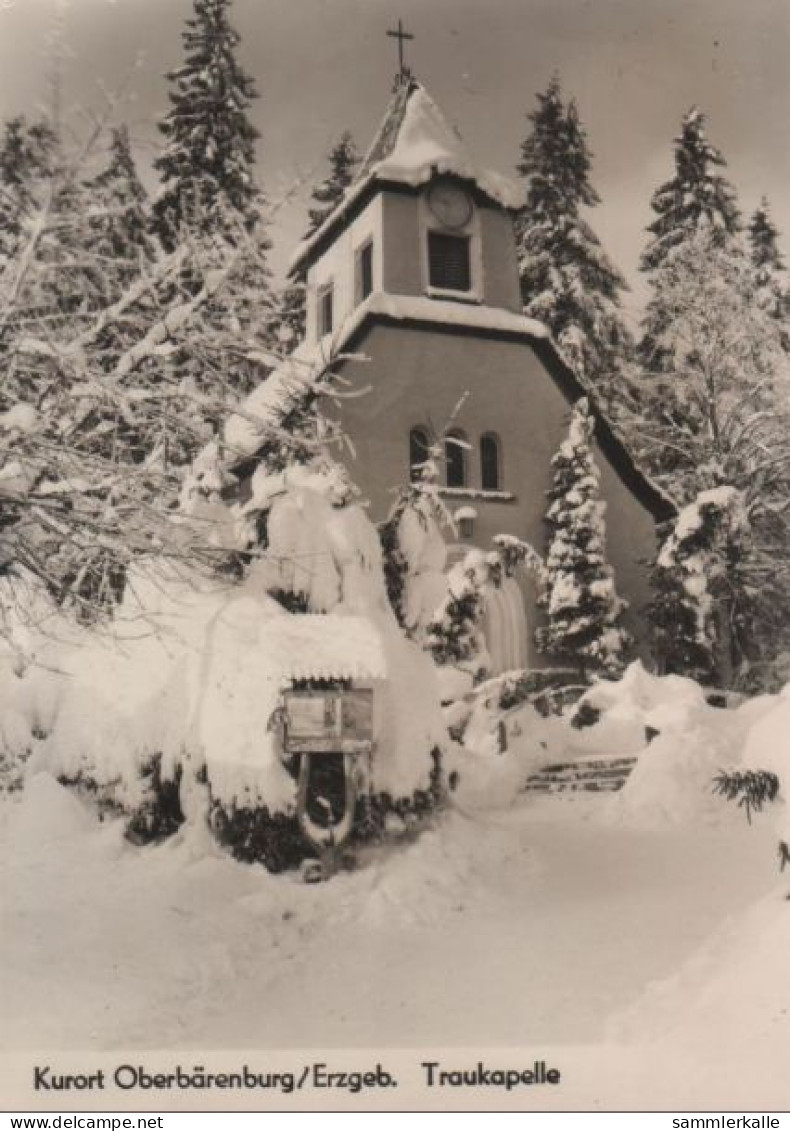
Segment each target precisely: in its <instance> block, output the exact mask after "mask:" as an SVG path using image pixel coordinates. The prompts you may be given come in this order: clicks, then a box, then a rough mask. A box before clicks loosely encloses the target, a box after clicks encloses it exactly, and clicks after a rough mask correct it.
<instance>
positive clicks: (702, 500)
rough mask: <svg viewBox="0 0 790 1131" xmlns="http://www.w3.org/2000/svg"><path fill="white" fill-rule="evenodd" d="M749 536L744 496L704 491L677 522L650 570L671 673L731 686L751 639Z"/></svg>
mask: <svg viewBox="0 0 790 1131" xmlns="http://www.w3.org/2000/svg"><path fill="white" fill-rule="evenodd" d="M752 554H753V550H752V541H751V530H750V525H749V519H748V514H747V510H746V504H745V499H744V496H743V494H742V493H741V492H740V491H737V490H736V489H735V488H734V487H719V488H715V489H713V490H710V491H703V492H702V493H701V494H700V495H699V496H698V497H697V499H696V500H695V502H694V503H692V504H690V505H689V506H687V507H685V508H684V509H683V510H682V511H681V512H680V514H679V515H678V518H677V521H676V522H675V525H674V528H673V530H672V532H671V533H670V534H669V536H668V537H667V539H666V540H665V542H664V544H663V546H662V547H661V550H660V552H659V555H658V558H657V560H656V564H655V567H654V570H653V575H652V583H653V588H654V591H655V597H654V599H653V602H652V604H651V606H650V608H649V610H648V611H649V614H650V618H651V621H652V624H653V639H654V644H655V648H656V652H657V654H658V656H659V657H660V658H661V659H662V661H663V663H664V665H665V667H666V668H667V669H668V670H669V671H676V672H682V673H683V674H686V675H690V676H692V677H694V678H696V679H700V680H703V681H706V682H713V683H717V684H718V685H720V686H724V687H727V686H730V685H731V683H732V680H733V675H734V673H735V672H737V670H738V668H739V667H740V665H741V663H742V662H743V660H744V659H745V658H746V657H748V655H749V650H750V642H751V640H752V639H753V638H754V619H755V609H756V600H755V594H754V592H753V589H752V587H751V583H750V582H751V579H750V575H749V560H750V557H751V556H752Z"/></svg>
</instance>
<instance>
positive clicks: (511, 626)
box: [483, 577, 527, 675]
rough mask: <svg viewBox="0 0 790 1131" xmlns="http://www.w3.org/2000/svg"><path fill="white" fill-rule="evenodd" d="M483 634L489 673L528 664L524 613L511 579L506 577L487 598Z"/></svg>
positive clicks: (509, 669)
mask: <svg viewBox="0 0 790 1131" xmlns="http://www.w3.org/2000/svg"><path fill="white" fill-rule="evenodd" d="M483 633H484V635H485V638H486V645H487V647H488V654H489V655H490V657H491V674H492V675H500V674H501V673H502V672H507V671H513V669H515V668H525V667H526V666H527V616H526V611H525V609H524V598H523V596H522V593H521V589H520V588H519V585H518V582H517V581H516V580H515V579H514V578H512V577H506V578H505V579H504V581H503V582H502V585H501V586H500V588H499V589H495V590H494V592H493V593H492V594H491V596H490V597H489V598H488V601H487V603H486V612H485V618H484V620H483Z"/></svg>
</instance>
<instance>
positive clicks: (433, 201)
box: [428, 181, 474, 229]
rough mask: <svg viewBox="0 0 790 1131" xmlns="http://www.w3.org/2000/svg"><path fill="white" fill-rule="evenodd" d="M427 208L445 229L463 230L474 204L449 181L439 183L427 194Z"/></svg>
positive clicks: (463, 191) (466, 193) (469, 197)
mask: <svg viewBox="0 0 790 1131" xmlns="http://www.w3.org/2000/svg"><path fill="white" fill-rule="evenodd" d="M428 207H429V208H430V210H431V212H432V213H433V214H434V216H435V217H436V219H437V220H438V221H439V223H440V224H442V225H443V226H444V227H445V228H453V229H456V228H463V227H465V225H466V224H468V223H469V221H470V220H471V219H472V213H473V211H474V204H473V203H472V198H471V196H470V195H469V193H468V192H466V191H465V190H464V189H462V188H461V187H460V186H459V185H455V184H452V183H451V182H449V181H439V182H437V184H435V185H432V186H431V188H430V190H429V192H428Z"/></svg>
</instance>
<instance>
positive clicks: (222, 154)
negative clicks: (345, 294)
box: [154, 0, 263, 251]
mask: <svg viewBox="0 0 790 1131" xmlns="http://www.w3.org/2000/svg"><path fill="white" fill-rule="evenodd" d="M230 7H231V0H194V5H193V14H192V16H190V18H189V19H188V20H187V21H186V27H185V29H184V31H183V33H182V39H183V45H184V60H183V63H182V64H181V66H180V67H178V68H176V69H175V70H173V71H170V72H169V73H168V75H167V78H168V81H169V83H170V91H169V99H170V110H169V112H168V113H167V115H166V116H165V117H164V118H163V119H162V121H161V122H160V123H159V129H160V131H161V132H162V134H163V135H164V139H165V149H164V152H163V153H162V154H161V155H160V156H159V157H158V158H157V159H156V161H155V162H154V166H155V168H156V170H157V171H158V173H159V175H160V178H161V188H160V190H159V193H158V195H157V197H156V200H155V201H154V221H155V226H156V230H157V232H158V235H159V237H160V239H161V241H162V243H163V244H164V246H165V247H166V248H167V249H168V250H171V251H172V249H173V248H174V247H175V246H176V244H177V243H178V242H179V241H180V232H181V230H182V229H186V230H187V231H189V232H191V233H193V234H196V233H197V234H202V235H211V234H213V233H215V232H217V231H220V232H223V234H224V235H225V236H226V237H227V238H229V239H230V240H231V241H235V240H236V239H237V238H238V235H239V226H241V229H242V230H243V231H246V232H247V233H251V232H252V231H254V230H255V228H256V226H257V225H258V223H259V222H260V220H261V217H262V208H263V201H262V196H261V192H260V190H259V188H258V186H257V185H256V182H255V176H254V167H255V142H256V139H257V138H258V131H257V129H256V128H255V126H254V125H253V124H252V122H251V121H250V119H249V115H248V110H249V107H250V104H251V102H252V101H253V99H255V98H256V97H257V92H256V90H255V85H254V83H253V81H252V79H251V78H250V76H249V75H247V74H246V73H245V72H244V70H243V69H242V67H241V66H240V64H239V62H238V59H237V51H238V47H239V42H240V38H239V35H238V33H237V32H236V31H235V30H234V28H233V27H232V26H231V23H230V19H229V13H230Z"/></svg>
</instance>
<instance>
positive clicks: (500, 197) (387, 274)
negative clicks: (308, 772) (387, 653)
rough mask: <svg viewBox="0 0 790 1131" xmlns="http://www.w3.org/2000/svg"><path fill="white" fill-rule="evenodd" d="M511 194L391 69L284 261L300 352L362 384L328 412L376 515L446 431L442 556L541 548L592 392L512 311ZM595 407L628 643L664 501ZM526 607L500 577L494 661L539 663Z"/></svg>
mask: <svg viewBox="0 0 790 1131" xmlns="http://www.w3.org/2000/svg"><path fill="white" fill-rule="evenodd" d="M518 203H519V202H518V198H517V191H516V190H515V189H514V186H512V185H511V184H510V182H508V181H507V179H506V178H504V177H502V176H500V175H499V174H497V173H494V172H491V171H488V170H484V169H480V168H478V167H477V166H476V165H475V164H474V162H473V161H472V159H471V158H470V156H469V155H468V153H467V152H466V150H465V148H464V145H463V143H462V141H461V139H460V137H459V135H458V133H457V131H456V130H455V129H454V128H453V127H452V126H451V125H450V124H449V123H448V121H447V120H446V118H445V117H444V115H443V114H442V112H441V111H440V109H439V108H438V106H437V105H436V103H435V102H434V100H433V99H432V98H431V97H430V95H429V94H428V93H427V91H426V90H425V88H424V87H423V86H422V85H421V84H420V83H419V82H417V81H416V80H415V79H413V78H411V77H406V78H404V80H403V81H402V82H401V83H400V84H399V85H397V87H396V90H395V92H394V95H393V97H392V100H391V102H390V104H389V107H388V108H387V111H386V114H385V116H384V120H383V122H382V124H381V126H380V128H379V130H378V132H377V134H376V136H375V139H374V141H373V143H372V145H371V146H370V149H369V150H368V152H367V155H366V156H365V158H364V159H363V161H362V163H361V166H360V168H359V171H358V174H357V176H356V179H355V180H354V181H353V183H352V184H351V185H350V186H349V188H348V190H347V191H346V193H345V195H344V196H343V198H342V199H341V200H340V201H339V202H338V203H337V205H336V206H335V208H334V209H333V211H332V212H331V213H330V214H329V215H328V216H327V217H326V219H325V220H324V222H323V223H322V224H321V226H320V227H319V228H318V229H317V230H316V231H315V232H314V233H313V234H312V235H311V236H310V237H309V238H308V239H307V240H306V241H304V242H303V243H302V244H301V245H300V246H299V247H298V248H297V249H296V253H295V255H294V257H293V260H292V264H291V270H292V273H294V274H296V275H297V276H298V277H302V278H304V279H306V288H307V331H306V342H305V343H304V344H303V345H302V346H301V347H300V350H299V354H300V355H301V356H307V355H309V354H310V353H313V354H315V353H323V354H325V355H326V356H329V355H330V354H331V355H332V356H335V355H338V354H350V353H353V354H354V355H355V357H354V358H349V359H347V360H341V361H340V362H339V364H338V369H339V371H340V372H341V374H342V377H343V379H344V381H346V382H347V383H348V384H347V387H346V389H345V391H346V392H347V393H354V392H356V391H358V392H359V394H360V395H358V396H353V395H352V396H344V397H343V399H342V402H341V406H340V408H339V410H338V411H339V412H340V414H341V417H340V419H341V423H342V428H343V432H344V433H345V434H346V435H347V436H348V438H349V439H350V441H351V445H352V447H353V451H354V455H353V456H348V457H347V458H348V465H349V470H350V473H351V476H352V478H353V480H354V481H355V482H356V483H357V484H358V486H359V487H360V488H361V489H362V491H363V493H364V495H365V496H366V497H367V498H368V499H369V501H370V514H371V518H372V519H373V520H374V521H380V520H382V519H384V518H385V517H386V515H387V512H388V510H389V508H390V507H391V505H392V502H393V498H394V496H393V490H394V489H396V488H398V487H399V486H402V485H404V484H405V483H407V482H408V481H409V478H410V476H411V475H412V473H413V468H414V467H415V466H416V465H418V464H420V463H421V462H422V461H423V460H424V458H425V455H426V451H427V449H428V446H429V444H430V443H431V442H432V441H433V440H434V438H435V437H437V436H439V437H441V436H446V437H448V438H449V442H446V443H445V448H444V450H445V466H444V469H443V471H444V476H443V479H444V482H443V484H442V488H441V493H442V496H443V498H444V501H445V503H446V504H447V506H448V509H449V511H450V512H451V513H452V514H454V515H455V516H456V519H457V520H458V521H457V528H458V534H457V539H456V543H455V544H454V545H451V546H450V549H449V553H448V566H449V565H451V564H453V563H454V562H455V561H457V560H458V559H459V557H460V556H461V555H462V554H463V553H465V552H466V551H467V550H468V549H470V548H471V547H473V546H478V547H481V548H484V549H487V548H489V547H490V545H491V540H492V538H493V537H494V536H495V535H497V534H511V535H515V536H517V537H519V538H521V539H525V540H527V541H529V542H530V543H531V544H532V545H533V546H535V548H536V549H538V550H539V551H541V552H542V551H543V550H544V549H545V541H546V530H545V526H544V516H545V512H546V491H547V489H548V488H549V486H550V484H551V475H552V471H551V458H552V456H553V455H554V454H555V452H556V451H557V449H558V447H559V445H560V444H561V443H562V441H563V439H564V437H565V436H566V435H567V428H568V419H569V411H570V407H571V405H573V404H574V403H575V402H576V401H578V400H579V398H581V397H583V396H586V395H588V392H589V391H588V390H587V389H585V388H584V387H583V386H582V384H581V383H580V381H579V379H578V378H577V376H576V375H575V374H574V372H573V371H572V370H571V368H570V367H569V366H568V365H567V364H566V362H565V361H564V360H563V358H562V356H561V354H560V352H559V350H558V348H557V347H556V345H555V344H554V342H553V341H552V339H551V336H550V335H549V333H548V331H547V329H546V327H545V326H543V325H542V324H541V323H539V322H536V321H534V320H532V319H529V318H526V317H525V316H524V315H523V313H522V303H521V295H520V288H519V277H518V265H517V258H516V245H515V239H514V234H513V224H512V216H511V210H512V209H513V208H515V207H516V206H517V205H518ZM360 359H363V360H360ZM254 398H255V394H253V401H254ZM459 404H460V408H458V406H459ZM250 408H251V409H254V404H252V403H251V405H250ZM595 416H596V427H595V442H596V457H597V460H598V463H599V466H600V472H601V485H602V491H603V496H604V499H605V500H606V503H607V550H608V557H609V561H610V562H611V564H612V566H613V567H614V570H615V576H616V584H617V588H618V591H619V593H620V595H621V596H622V597H624V598H625V599H626V600H627V601H628V603H629V614H628V617H627V618H626V623H628V627H629V628H630V629H631V631H632V632H634V634H635V636H636V637H637V639H639V638H640V636H643V635H644V634H643V633H642V632H640V626H639V610H640V608H642V607H643V606H644V605H645V603H646V601H647V597H648V587H647V571H646V566H645V562H646V561H647V560H649V559H651V558H652V557H653V556H654V552H655V537H656V534H655V531H656V523H657V522H658V521H661V520H663V519H665V518H667V517H669V515H670V514H671V509H672V508H671V504H670V503H669V502H668V500H667V499H666V498H665V497H664V496H663V495H662V494H661V493H660V492H659V491H658V490H657V489H656V487H655V486H654V485H652V484H651V483H650V482H649V481H648V480H647V479H646V478H645V477H644V475H642V474H641V473H640V471H639V469H638V468H637V466H636V465H635V463H634V462H633V460H632V458H631V456H630V455H629V453H628V452H627V451H626V449H625V448H624V446H623V444H622V442H621V441H620V439H619V438H618V436H617V435H616V434H615V433H614V432H613V430H612V429H611V427H610V426H609V425H608V423H607V422H606V420H605V419H604V418H603V417H602V416H601V414H600V413H599V412H597V411H596V412H595ZM455 438H457V439H459V440H461V441H462V444H457V443H454V442H453V439H455ZM538 621H539V613H538V611H537V609H536V606H535V594H534V592H533V591H532V588H531V583H530V582H529V581H528V580H515V579H513V580H508V581H506V582H505V584H504V585H503V587H502V589H501V590H500V591H498V592H497V593H496V594H495V595H494V597H493V598H492V599H491V602H490V606H489V609H488V616H487V626H486V636H487V643H488V648H489V652H490V653H491V659H492V661H493V668H494V670H495V671H497V670H499V671H502V670H507V669H510V668H519V667H524V666H529V665H532V664H535V663H539V657H538V656H537V654H536V649H535V636H534V630H535V627H536V625H537V624H538ZM629 621H630V623H629Z"/></svg>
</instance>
